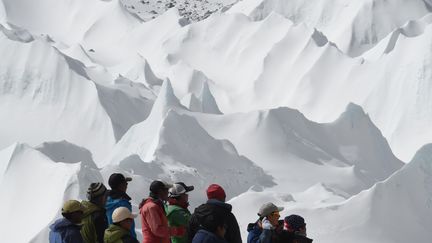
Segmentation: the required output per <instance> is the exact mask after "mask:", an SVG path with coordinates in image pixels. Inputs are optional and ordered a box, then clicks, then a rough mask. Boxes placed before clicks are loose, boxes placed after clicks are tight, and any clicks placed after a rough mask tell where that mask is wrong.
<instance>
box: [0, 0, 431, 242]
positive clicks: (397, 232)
mask: <svg viewBox="0 0 432 243" xmlns="http://www.w3.org/2000/svg"><path fill="white" fill-rule="evenodd" d="M236 2H237V1H234V0H211V1H210V0H208V1H192V0H188V1H186V0H185V1H177V2H176V3H175V4H174V5H172V6H166V5H165V4H166V3H167V2H164V1H161V2H157V1H152V0H150V1H148V2H147V0H146V1H144V3H142V2H138V1H132V0H131V1H126V0H125V1H121V2H120V1H119V0H111V1H101V0H87V1H84V0H74V1H70V0H55V1H54V0H39V1H37V2H35V1H30V0H2V1H0V56H1V58H2V61H1V63H0V195H2V200H1V201H0V217H1V218H3V219H7V220H4V222H7V223H2V224H0V226H1V227H0V235H1V236H2V239H3V240H4V241H5V242H18V243H21V242H34V243H40V242H47V237H48V233H49V230H48V226H49V225H50V224H51V223H52V222H53V221H54V220H55V219H57V218H59V217H60V212H59V210H60V208H61V205H62V202H63V201H65V200H68V199H84V198H85V192H86V189H87V186H88V185H89V184H90V183H91V182H96V181H102V182H104V183H105V184H107V180H108V178H109V175H110V174H111V173H114V172H121V173H124V174H125V175H127V176H131V177H132V178H133V181H132V182H130V183H129V188H128V193H129V194H130V195H131V197H132V205H133V211H137V206H138V204H139V203H140V201H141V200H142V198H145V197H146V196H147V195H148V187H149V185H150V183H151V181H152V180H154V179H163V180H167V181H170V182H177V181H184V182H185V183H186V184H191V185H194V186H195V191H193V192H191V193H190V201H191V210H193V208H194V207H195V206H198V205H199V204H200V203H202V202H204V201H205V198H206V195H205V189H206V187H207V186H208V185H209V184H211V183H219V184H221V185H222V186H223V187H224V188H225V190H226V192H227V197H228V199H229V200H230V201H229V202H230V203H231V204H232V205H233V210H234V213H235V214H236V216H237V218H238V221H239V224H240V228H241V231H242V236H243V239H246V235H247V232H246V226H247V224H248V223H250V222H254V221H255V220H256V219H257V215H256V213H257V211H258V208H259V207H260V205H261V204H263V203H266V202H274V203H275V204H277V205H280V206H284V207H285V210H284V211H283V212H282V216H287V215H289V214H293V213H295V214H300V215H302V216H304V217H305V219H306V222H307V226H308V235H309V236H310V237H311V238H314V240H315V241H317V242H323V243H326V242H329V243H330V242H343V241H345V242H353V243H356V242H370V243H399V242H400V243H402V242H428V241H429V239H430V238H431V237H432V233H431V231H430V230H429V229H430V226H431V225H432V221H431V218H432V217H431V216H432V215H431V213H430V208H431V206H432V203H431V202H432V188H431V186H430V185H431V181H432V167H431V161H432V145H430V144H429V143H431V141H432V132H431V129H429V128H430V124H431V123H432V109H431V107H432V106H431V104H432V86H431V80H432V72H431V60H432V58H431V57H432V56H431V53H432V50H431V47H432V46H431V45H430V43H431V38H432V13H430V12H431V6H432V2H430V1H429V0H411V1H406V0H370V1H348V0H319V1H300V0H292V1H291V0H290V1H281V0H243V1H239V2H237V3H236ZM234 3H235V4H234ZM233 4H234V5H233ZM131 6H135V9H133V8H132V7H131ZM428 144H429V145H428ZM30 216H31V217H30ZM136 230H137V233H138V235H139V236H138V237H139V239H141V235H140V234H141V232H140V222H138V221H137V228H136Z"/></svg>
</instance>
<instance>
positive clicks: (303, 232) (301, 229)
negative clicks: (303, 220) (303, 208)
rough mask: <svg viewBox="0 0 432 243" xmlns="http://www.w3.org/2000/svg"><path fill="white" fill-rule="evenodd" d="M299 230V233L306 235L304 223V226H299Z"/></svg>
mask: <svg viewBox="0 0 432 243" xmlns="http://www.w3.org/2000/svg"><path fill="white" fill-rule="evenodd" d="M299 232H300V233H301V234H304V235H306V224H305V226H304V227H302V228H300V230H299Z"/></svg>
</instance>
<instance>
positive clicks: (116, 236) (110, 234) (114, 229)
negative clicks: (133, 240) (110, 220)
mask: <svg viewBox="0 0 432 243" xmlns="http://www.w3.org/2000/svg"><path fill="white" fill-rule="evenodd" d="M127 234H129V231H127V230H125V229H123V228H122V227H120V226H117V225H114V224H112V225H110V226H109V227H108V229H106V230H105V235H104V240H105V243H112V242H116V241H118V240H120V239H121V238H123V236H125V235H127Z"/></svg>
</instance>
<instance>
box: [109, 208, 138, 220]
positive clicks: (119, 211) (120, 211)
mask: <svg viewBox="0 0 432 243" xmlns="http://www.w3.org/2000/svg"><path fill="white" fill-rule="evenodd" d="M136 217H137V215H136V214H133V213H131V211H130V210H129V209H128V208H126V207H118V208H116V209H115V210H114V212H113V214H112V221H113V223H119V222H121V221H123V220H125V219H134V218H136Z"/></svg>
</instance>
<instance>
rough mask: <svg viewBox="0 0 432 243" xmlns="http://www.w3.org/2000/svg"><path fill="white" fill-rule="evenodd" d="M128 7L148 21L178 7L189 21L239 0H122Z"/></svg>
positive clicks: (222, 9)
mask: <svg viewBox="0 0 432 243" xmlns="http://www.w3.org/2000/svg"><path fill="white" fill-rule="evenodd" d="M121 2H122V3H123V4H124V5H125V7H126V9H128V10H129V11H130V12H132V13H134V14H136V15H138V16H139V17H140V18H141V19H143V20H145V21H148V20H151V19H155V18H157V17H158V16H159V15H161V14H163V13H165V12H166V11H167V10H168V9H170V8H176V9H177V10H178V11H179V14H180V15H181V16H182V17H183V18H184V19H185V20H187V21H200V20H203V19H205V18H207V17H209V16H210V15H211V14H213V13H215V12H217V11H226V10H228V9H229V8H230V7H231V6H232V5H233V4H235V3H237V2H238V0H198V1H196V0H164V1H158V0H122V1H121Z"/></svg>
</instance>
